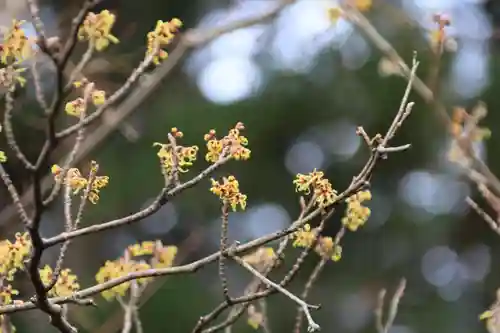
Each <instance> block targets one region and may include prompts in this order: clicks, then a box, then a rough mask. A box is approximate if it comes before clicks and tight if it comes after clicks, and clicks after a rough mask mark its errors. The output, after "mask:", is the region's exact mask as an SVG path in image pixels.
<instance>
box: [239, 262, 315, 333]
mask: <svg viewBox="0 0 500 333" xmlns="http://www.w3.org/2000/svg"><path fill="white" fill-rule="evenodd" d="M232 258H233V259H234V260H235V261H236V262H237V263H238V264H240V265H241V266H243V267H244V268H246V269H247V270H248V271H249V272H250V273H252V274H253V275H255V276H256V277H257V278H259V279H260V280H261V281H262V282H263V283H265V284H267V285H268V286H270V287H273V288H275V289H276V290H278V291H279V292H280V293H282V294H283V295H285V296H287V297H288V298H290V299H291V300H292V301H294V302H295V303H297V304H298V305H299V306H300V307H302V310H303V311H304V313H305V315H306V317H307V322H308V324H309V326H308V329H307V330H308V332H315V331H318V330H319V329H320V326H319V325H318V324H316V322H314V320H313V318H312V316H311V313H310V312H309V308H311V309H317V308H318V306H317V305H311V304H307V303H306V302H304V301H303V300H301V299H300V298H298V297H297V296H295V295H294V294H292V293H291V292H289V291H288V290H286V289H285V288H283V287H281V286H280V285H279V284H277V283H274V282H273V281H271V280H269V279H268V278H266V277H265V276H264V275H262V274H261V273H260V272H258V271H257V270H256V269H254V268H253V267H252V266H251V265H249V264H248V263H246V262H245V261H244V260H243V259H241V258H240V257H237V256H233V257H232Z"/></svg>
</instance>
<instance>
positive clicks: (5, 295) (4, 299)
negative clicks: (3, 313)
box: [0, 284, 19, 305]
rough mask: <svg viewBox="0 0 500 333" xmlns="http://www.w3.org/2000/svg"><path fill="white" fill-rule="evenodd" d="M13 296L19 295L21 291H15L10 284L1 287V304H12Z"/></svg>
mask: <svg viewBox="0 0 500 333" xmlns="http://www.w3.org/2000/svg"><path fill="white" fill-rule="evenodd" d="M13 295H19V291H17V290H16V289H13V288H12V286H11V285H10V284H7V285H2V286H0V302H1V303H2V304H3V305H7V304H10V303H12V296H13Z"/></svg>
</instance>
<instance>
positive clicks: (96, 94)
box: [64, 79, 106, 117]
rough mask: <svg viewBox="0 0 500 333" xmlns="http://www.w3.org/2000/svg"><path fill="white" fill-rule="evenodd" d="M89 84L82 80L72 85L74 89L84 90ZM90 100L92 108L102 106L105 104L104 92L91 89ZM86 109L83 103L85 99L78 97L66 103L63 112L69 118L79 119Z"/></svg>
mask: <svg viewBox="0 0 500 333" xmlns="http://www.w3.org/2000/svg"><path fill="white" fill-rule="evenodd" d="M89 83H90V82H89V81H88V80H87V79H83V80H81V81H76V82H74V83H73V85H74V86H75V88H85V87H87V85H88V84H89ZM90 99H91V100H92V104H94V106H96V107H97V106H99V105H102V104H104V103H105V102H106V92H105V91H104V90H98V89H92V91H90ZM86 108H87V105H86V103H85V99H84V98H83V97H78V98H76V99H74V100H72V101H70V102H67V103H66V106H65V108H64V111H65V112H66V113H67V114H69V115H70V116H74V117H80V115H81V114H82V112H84V111H85V110H86Z"/></svg>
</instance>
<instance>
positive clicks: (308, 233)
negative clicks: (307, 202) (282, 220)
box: [292, 224, 317, 247]
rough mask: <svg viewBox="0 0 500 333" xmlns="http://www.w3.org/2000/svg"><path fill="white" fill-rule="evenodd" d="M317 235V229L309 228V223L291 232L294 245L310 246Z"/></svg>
mask: <svg viewBox="0 0 500 333" xmlns="http://www.w3.org/2000/svg"><path fill="white" fill-rule="evenodd" d="M316 236H317V229H311V226H310V225H309V224H306V225H304V226H303V227H302V228H300V229H299V230H297V231H296V232H295V233H293V234H292V237H293V238H294V241H293V244H292V245H293V246H294V247H311V246H312V244H313V243H314V240H315V239H316Z"/></svg>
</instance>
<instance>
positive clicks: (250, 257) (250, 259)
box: [242, 247, 277, 271]
mask: <svg viewBox="0 0 500 333" xmlns="http://www.w3.org/2000/svg"><path fill="white" fill-rule="evenodd" d="M242 259H243V260H244V261H245V262H246V263H248V264H250V265H252V266H254V267H255V268H256V269H257V270H258V271H263V270H264V269H265V268H267V267H269V266H270V265H271V264H272V263H273V262H274V261H275V260H276V259H277V256H276V253H275V252H274V249H273V248H272V247H259V248H258V249H257V250H256V251H254V252H252V253H250V254H247V255H245V256H243V258H242Z"/></svg>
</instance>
